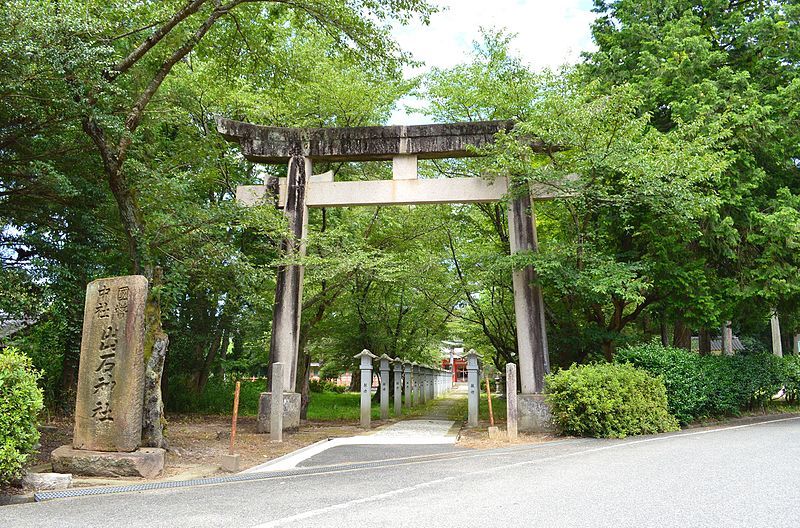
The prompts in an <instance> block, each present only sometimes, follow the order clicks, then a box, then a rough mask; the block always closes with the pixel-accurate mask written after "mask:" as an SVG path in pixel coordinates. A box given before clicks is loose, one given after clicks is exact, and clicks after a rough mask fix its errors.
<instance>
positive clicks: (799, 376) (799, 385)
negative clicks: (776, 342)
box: [783, 356, 800, 403]
mask: <svg viewBox="0 0 800 528" xmlns="http://www.w3.org/2000/svg"><path fill="white" fill-rule="evenodd" d="M783 359H784V362H785V365H786V371H785V376H786V377H785V381H784V388H785V389H786V401H787V402H789V403H795V402H797V400H798V397H800V356H785V357H784V358H783Z"/></svg>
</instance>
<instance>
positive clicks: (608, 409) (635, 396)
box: [546, 364, 678, 438]
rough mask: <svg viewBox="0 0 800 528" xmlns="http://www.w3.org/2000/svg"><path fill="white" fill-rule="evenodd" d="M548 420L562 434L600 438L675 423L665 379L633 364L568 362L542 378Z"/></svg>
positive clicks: (655, 429) (660, 428) (665, 428)
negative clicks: (562, 368) (549, 407)
mask: <svg viewBox="0 0 800 528" xmlns="http://www.w3.org/2000/svg"><path fill="white" fill-rule="evenodd" d="M546 393H547V396H546V398H547V401H548V403H549V404H550V406H551V410H552V413H553V421H554V422H555V423H556V425H558V426H559V427H560V428H561V430H562V431H563V432H565V433H567V434H574V435H578V436H594V437H601V438H624V437H625V436H628V435H637V434H651V433H661V432H665V431H674V430H676V429H678V422H677V421H676V420H675V418H674V417H673V416H672V415H671V414H670V413H669V411H668V409H667V395H666V389H665V388H664V383H663V382H662V381H661V380H660V379H658V378H654V377H652V376H650V375H649V374H648V373H647V372H645V371H644V370H640V369H637V368H635V367H633V366H632V365H624V364H597V365H580V366H577V365H573V366H572V367H570V368H569V369H567V370H562V371H560V372H558V373H556V374H551V375H550V376H548V377H547V381H546Z"/></svg>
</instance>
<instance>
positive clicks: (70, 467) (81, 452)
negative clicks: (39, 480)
mask: <svg viewBox="0 0 800 528" xmlns="http://www.w3.org/2000/svg"><path fill="white" fill-rule="evenodd" d="M164 455H165V451H164V450H163V449H158V448H155V447H142V448H139V449H137V450H136V451H131V452H130V453H117V452H112V451H89V450H86V449H73V448H72V446H68V445H65V446H61V447H59V448H57V449H56V450H55V451H53V453H52V454H51V455H50V460H51V461H52V462H53V470H54V471H57V472H59V473H73V474H76V475H86V476H90V477H144V478H154V477H157V476H158V475H159V473H161V471H162V470H163V469H164Z"/></svg>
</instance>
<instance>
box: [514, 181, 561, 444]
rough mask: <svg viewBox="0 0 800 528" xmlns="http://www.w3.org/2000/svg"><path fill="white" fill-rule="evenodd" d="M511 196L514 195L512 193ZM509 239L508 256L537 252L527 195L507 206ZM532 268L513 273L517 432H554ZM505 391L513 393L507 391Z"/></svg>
mask: <svg viewBox="0 0 800 528" xmlns="http://www.w3.org/2000/svg"><path fill="white" fill-rule="evenodd" d="M512 192H513V191H512ZM508 237H509V242H510V245H511V254H512V255H513V254H515V253H519V252H527V251H530V252H536V251H538V249H539V244H538V240H537V238H536V214H535V211H534V209H533V202H532V200H531V196H530V193H529V192H527V190H526V192H524V193H523V194H522V195H519V196H514V197H513V198H512V199H511V201H510V202H509V204H508ZM536 282H537V276H536V271H535V270H534V269H533V267H532V266H526V267H524V268H522V269H517V270H514V272H513V284H514V311H515V313H516V321H517V351H518V354H519V379H520V385H521V386H522V387H521V388H522V394H520V396H519V398H518V422H519V430H521V431H527V432H546V431H550V430H552V429H553V425H552V421H551V415H550V410H549V407H548V406H547V404H546V403H545V402H544V395H543V392H544V377H545V376H546V375H547V374H549V372H550V359H549V355H548V351H547V332H546V327H545V316H544V300H543V298H542V290H541V288H540V287H539V286H538V284H536ZM508 390H515V388H514V387H509V389H508Z"/></svg>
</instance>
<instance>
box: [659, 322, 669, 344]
mask: <svg viewBox="0 0 800 528" xmlns="http://www.w3.org/2000/svg"><path fill="white" fill-rule="evenodd" d="M659 326H660V330H661V346H664V347H668V346H669V325H668V324H667V320H666V318H664V317H662V318H661V323H660V325H659Z"/></svg>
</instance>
